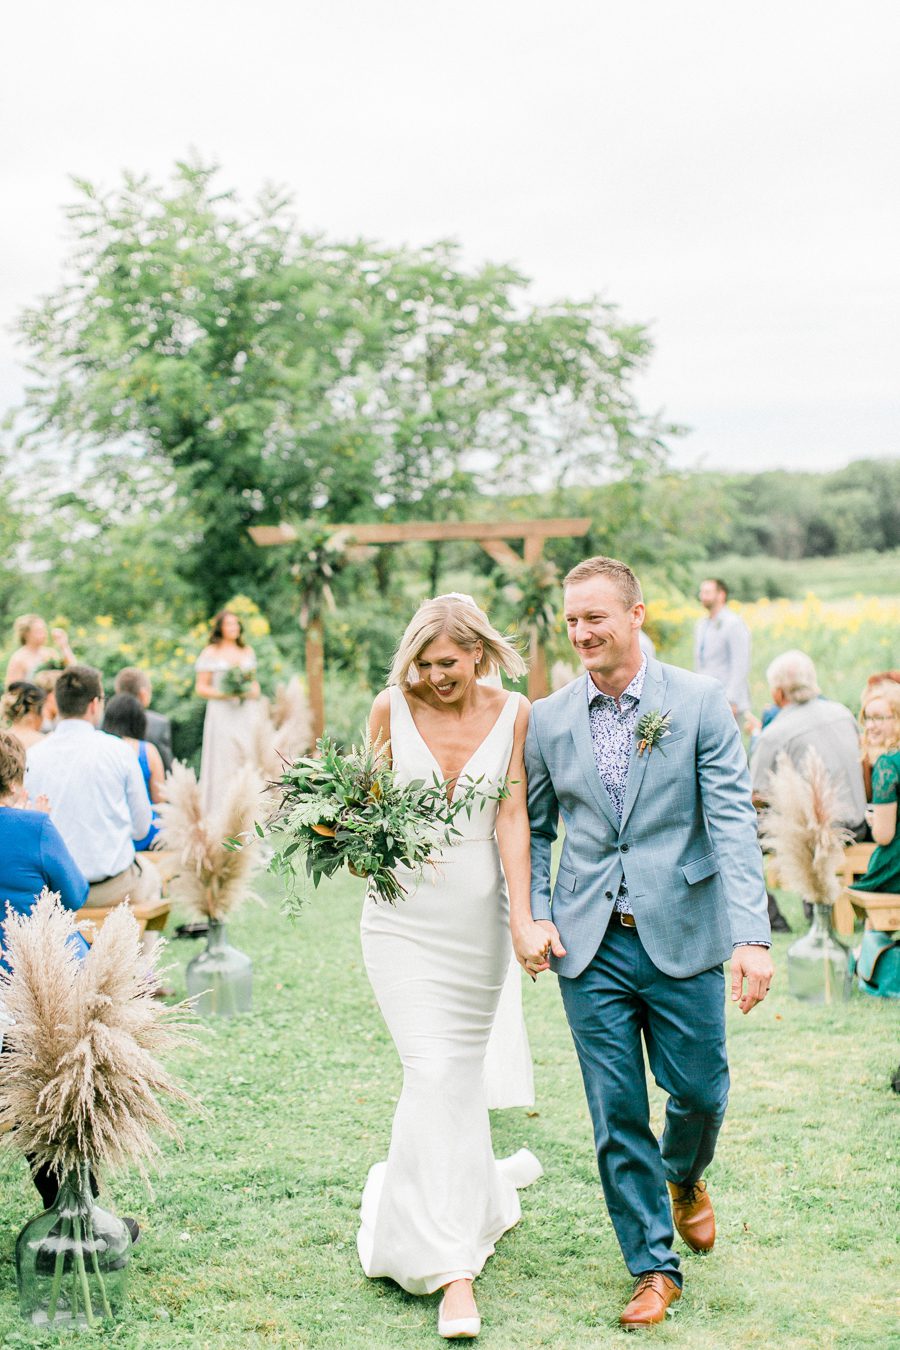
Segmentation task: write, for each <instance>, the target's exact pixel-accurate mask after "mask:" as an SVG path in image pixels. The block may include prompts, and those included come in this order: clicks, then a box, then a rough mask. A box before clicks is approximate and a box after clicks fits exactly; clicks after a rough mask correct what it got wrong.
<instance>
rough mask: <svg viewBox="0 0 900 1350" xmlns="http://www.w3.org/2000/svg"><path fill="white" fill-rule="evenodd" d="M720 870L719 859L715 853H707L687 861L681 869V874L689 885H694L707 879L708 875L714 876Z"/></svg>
mask: <svg viewBox="0 0 900 1350" xmlns="http://www.w3.org/2000/svg"><path fill="white" fill-rule="evenodd" d="M718 870H719V860H718V858H717V857H716V855H715V854H714V853H705V854H704V855H703V857H702V858H692V859H691V861H690V862H686V863H685V864H684V866H683V867H682V869H681V875H682V876H683V877H684V879H685V881H686V882H687V884H688V885H689V886H694V885H696V883H697V882H698V881H706V879H707V878H708V877H713V876H715V874H716V873H717V872H718Z"/></svg>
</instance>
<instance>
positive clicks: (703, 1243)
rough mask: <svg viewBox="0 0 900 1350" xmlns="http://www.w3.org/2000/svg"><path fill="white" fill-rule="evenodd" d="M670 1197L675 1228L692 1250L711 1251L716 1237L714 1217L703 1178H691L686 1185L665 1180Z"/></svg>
mask: <svg viewBox="0 0 900 1350" xmlns="http://www.w3.org/2000/svg"><path fill="white" fill-rule="evenodd" d="M668 1186H669V1194H670V1195H671V1197H672V1217H673V1218H674V1220H675V1227H676V1228H677V1229H678V1231H679V1233H680V1234H681V1236H682V1237H683V1238H684V1240H685V1242H686V1243H687V1245H688V1246H689V1247H690V1249H691V1251H692V1252H700V1253H704V1252H711V1251H712V1249H713V1243H714V1242H715V1240H716V1216H715V1214H714V1213H713V1207H712V1201H711V1200H710V1198H709V1194H708V1192H707V1189H706V1182H705V1181H694V1182H692V1183H691V1184H690V1185H689V1186H676V1185H675V1183H674V1182H672V1181H670V1182H669V1183H668Z"/></svg>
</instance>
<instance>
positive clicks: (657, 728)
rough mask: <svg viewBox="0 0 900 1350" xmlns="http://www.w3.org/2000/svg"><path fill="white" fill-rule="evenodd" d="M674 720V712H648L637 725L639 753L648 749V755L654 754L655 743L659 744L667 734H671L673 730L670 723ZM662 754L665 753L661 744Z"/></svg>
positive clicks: (636, 733)
mask: <svg viewBox="0 0 900 1350" xmlns="http://www.w3.org/2000/svg"><path fill="white" fill-rule="evenodd" d="M671 721H672V714H671V713H667V712H658V711H656V712H646V713H644V715H643V717H642V718H641V720H640V721H639V722H638V724H637V726H636V727H635V731H634V734H635V738H636V740H637V743H638V755H642V754H643V753H644V751H645V750H646V751H647V754H648V755H652V754H653V747H654V745H659V743H660V741H661V740H664V739H665V737H666V736H671V734H672V732H671V730H670V727H669V723H670V722H671ZM659 752H660V754H665V751H664V750H663V748H662V746H661V745H659Z"/></svg>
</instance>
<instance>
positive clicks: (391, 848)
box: [258, 735, 506, 905]
mask: <svg viewBox="0 0 900 1350" xmlns="http://www.w3.org/2000/svg"><path fill="white" fill-rule="evenodd" d="M386 748H387V747H386V746H385V747H379V748H376V747H375V746H373V745H372V743H371V741H370V740H369V739H368V737H367V738H366V740H365V741H364V743H363V745H362V746H360V747H359V748H357V747H355V746H354V747H353V748H352V749H351V750H350V751H349V752H348V753H347V754H341V752H340V751H339V750H338V748H337V746H336V745H335V744H334V743H333V741H332V740H331V739H330V737H328V736H327V735H326V736H323V737H322V738H321V740H320V741H319V742H318V744H317V747H316V749H317V752H318V753H317V757H316V758H309V757H304V758H301V759H298V760H296V761H295V762H294V763H293V764H291V765H289V766H288V768H286V769H285V772H284V773H283V775H282V777H281V779H280V781H279V783H278V784H277V786H278V787H279V789H280V791H281V802H280V804H279V806H278V808H277V810H276V812H275V814H274V816H273V817H272V818H271V819H270V820H269V822H268V828H269V830H270V831H271V832H273V833H278V834H280V835H281V840H282V842H281V846H280V847H279V848H278V849H277V851H276V852H275V854H274V855H273V857H272V859H271V861H270V863H269V870H270V871H272V872H274V873H276V874H277V875H279V876H282V877H284V878H285V879H286V880H287V882H288V893H289V895H290V896H293V895H295V892H296V886H295V882H296V876H297V862H298V861H299V859H300V858H303V859H304V861H305V866H306V875H307V876H308V877H311V878H312V883H313V886H318V884H319V882H320V881H321V879H322V877H330V876H333V875H334V873H335V872H337V871H339V870H340V869H341V868H342V867H344V866H346V867H348V868H349V869H350V871H351V872H353V873H354V874H356V875H358V876H367V877H368V878H369V881H370V882H371V884H372V886H373V887H374V889H375V894H376V895H377V897H378V898H379V899H380V900H387V901H388V903H389V904H392V905H393V904H396V902H397V900H398V899H400V898H401V897H403V896H404V895H405V894H406V891H405V888H404V887H403V886H402V885H401V884H400V882H399V881H398V879H397V875H396V872H395V870H394V869H395V868H397V867H404V868H408V869H409V870H410V871H420V870H421V869H422V868H424V866H425V864H426V863H429V862H432V861H433V860H434V854H435V853H436V852H439V851H440V849H441V848H443V847H445V846H446V845H448V844H451V843H452V842H453V840H454V839H455V838H457V837H458V836H459V834H460V831H459V830H458V829H457V828H456V826H455V825H454V821H455V820H456V818H457V816H458V815H459V814H460V812H463V811H464V812H465V813H466V815H467V816H471V814H472V810H473V808H474V806H475V805H476V802H479V801H481V802H483V801H485V800H488V799H489V798H490V799H491V800H496V799H497V796H498V795H499V796H500V797H502V796H505V795H506V789H505V788H503V787H501V788H499V789H498V790H497V792H495V793H493V794H491V793H489V792H487V791H483V790H482V788H481V783H482V782H483V779H481V778H478V779H474V780H472V781H466V782H464V783H460V782H457V783H455V784H453V786H454V787H455V792H454V795H453V797H452V800H451V799H450V798H449V796H448V788H449V787H450V786H451V784H449V783H444V782H441V780H440V779H439V778H438V776H437V775H436V774H435V776H434V778H433V780H432V782H431V783H426V782H425V781H424V780H421V779H417V780H415V781H413V782H410V783H403V782H401V781H400V779H399V778H398V776H397V774H396V773H395V772H394V771H393V769H391V768H390V766H389V764H388V762H387V759H386V756H385V753H384V751H385V749H386ZM258 828H259V829H260V830H261V829H262V827H258Z"/></svg>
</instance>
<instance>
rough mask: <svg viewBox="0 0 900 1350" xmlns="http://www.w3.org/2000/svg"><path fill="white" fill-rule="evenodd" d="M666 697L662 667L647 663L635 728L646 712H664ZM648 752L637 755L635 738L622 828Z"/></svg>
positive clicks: (644, 771) (642, 772) (646, 760)
mask: <svg viewBox="0 0 900 1350" xmlns="http://www.w3.org/2000/svg"><path fill="white" fill-rule="evenodd" d="M665 697H666V679H665V676H664V675H663V672H662V666H661V665H660V664H659V662H658V661H648V662H647V674H646V675H645V676H644V689H643V692H642V693H641V701H640V703H639V704H638V715H637V720H636V722H635V726H637V723H638V722H640V720H641V718H642V717H643V715H644V713H646V712H653V711H657V712H666V711H667V709H666V708H665V707H664V706H663V703H664V700H665ZM651 753H653V752H652V751H650V750H645V751H644V753H643V754H642V755H639V754H638V743H637V737H636V736H635V738H634V742H633V744H632V747H631V757H630V758H629V761H628V781H627V783H626V786H625V805H624V806H623V807H622V826H621V828H622V829H624V828H625V824H626V822H627V820H628V817H629V816H630V815H631V809H632V807H633V806H634V803H635V801H636V800H637V795H638V793H639V792H640V790H641V784H642V783H643V781H644V774H645V773H646V771H647V765H648V763H649V762H650V755H651ZM655 753H656V754H660V753H661V752H660V748H659V747H657V749H656V752H655Z"/></svg>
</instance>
